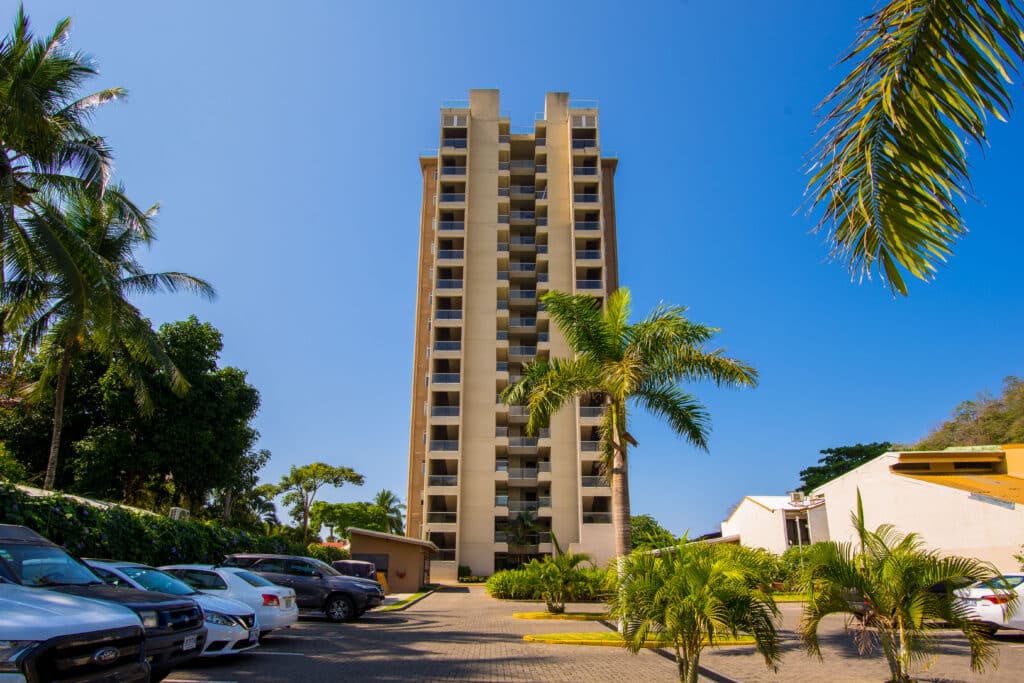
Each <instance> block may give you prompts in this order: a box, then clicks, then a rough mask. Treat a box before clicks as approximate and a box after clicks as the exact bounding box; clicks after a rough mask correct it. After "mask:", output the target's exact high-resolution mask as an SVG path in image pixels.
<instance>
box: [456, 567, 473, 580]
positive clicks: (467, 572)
mask: <svg viewBox="0 0 1024 683" xmlns="http://www.w3.org/2000/svg"><path fill="white" fill-rule="evenodd" d="M472 573H473V569H472V568H471V567H470V566H469V565H467V564H460V565H459V578H460V579H461V578H462V577H464V576H469V575H470V574H472Z"/></svg>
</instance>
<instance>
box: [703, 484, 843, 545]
mask: <svg viewBox="0 0 1024 683" xmlns="http://www.w3.org/2000/svg"><path fill="white" fill-rule="evenodd" d="M828 539H829V536H828V520H827V518H826V517H825V501H824V500H823V499H821V498H806V497H804V496H803V495H802V494H801V493H799V492H797V491H794V492H792V493H790V494H789V495H788V496H747V497H746V498H744V499H743V500H742V501H740V504H739V505H737V506H736V509H735V510H733V511H732V514H731V515H729V519H727V520H725V521H724V522H722V533H721V538H719V539H715V540H714V541H713V542H715V543H739V544H740V545H744V546H747V547H748V548H764V549H765V550H768V551H771V552H773V553H776V554H779V555H781V554H782V553H784V552H786V550H788V549H789V548H794V547H799V546H805V545H811V544H812V543H817V542H818V541H827V540H828Z"/></svg>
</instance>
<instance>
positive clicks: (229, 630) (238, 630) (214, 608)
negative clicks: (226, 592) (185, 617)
mask: <svg viewBox="0 0 1024 683" xmlns="http://www.w3.org/2000/svg"><path fill="white" fill-rule="evenodd" d="M85 563H86V564H87V565H89V568H90V569H92V571H93V573H95V574H96V575H97V576H99V577H100V578H101V579H103V581H104V583H108V584H111V585H114V586H125V587H128V588H136V589H138V590H143V591H159V592H161V593H170V594H171V595H183V596H187V597H190V598H192V599H193V600H195V601H196V602H198V603H199V606H200V607H202V608H203V614H204V615H205V617H206V632H207V636H206V645H205V646H203V651H202V653H201V655H200V656H201V657H214V656H217V655H230V654H237V653H239V652H245V651H246V650H251V649H253V648H254V647H257V646H258V645H259V644H260V643H259V635H260V628H261V627H260V624H259V622H258V621H257V619H256V614H255V611H254V610H253V609H252V608H251V607H249V606H248V605H246V604H244V603H241V602H238V601H237V600H229V599H227V598H224V597H216V596H213V595H207V594H205V593H200V592H198V591H196V590H195V589H194V588H192V587H191V586H189V585H188V584H186V583H185V582H184V581H181V580H179V579H177V578H175V577H174V576H171V575H170V574H168V573H167V572H162V571H160V570H159V569H153V568H152V567H147V566H146V565H144V564H137V563H135V562H112V561H109V560H85Z"/></svg>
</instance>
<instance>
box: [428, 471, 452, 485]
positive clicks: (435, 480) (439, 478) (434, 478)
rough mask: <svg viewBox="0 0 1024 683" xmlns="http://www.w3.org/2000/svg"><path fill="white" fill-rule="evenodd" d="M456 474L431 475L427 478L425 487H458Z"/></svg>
mask: <svg viewBox="0 0 1024 683" xmlns="http://www.w3.org/2000/svg"><path fill="white" fill-rule="evenodd" d="M458 485H459V476H458V475H457V474H431V475H430V476H428V477H427V486H458Z"/></svg>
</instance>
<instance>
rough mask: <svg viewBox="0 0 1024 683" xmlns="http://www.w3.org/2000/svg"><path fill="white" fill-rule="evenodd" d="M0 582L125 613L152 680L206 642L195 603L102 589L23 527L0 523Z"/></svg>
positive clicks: (77, 563)
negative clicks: (139, 634) (132, 620)
mask: <svg viewBox="0 0 1024 683" xmlns="http://www.w3.org/2000/svg"><path fill="white" fill-rule="evenodd" d="M0 579H3V580H5V581H9V582H12V583H17V584H19V585H22V586H27V587H30V588H35V589H39V590H52V591H57V592H60V593H67V594H70V595H77V596H79V597H82V598H93V599H96V600H103V601H106V602H112V603H116V604H119V605H124V606H125V607H127V608H129V609H131V610H132V611H134V612H135V613H136V614H137V615H138V616H139V619H141V621H142V626H143V628H145V631H146V646H145V647H146V659H147V660H148V661H149V664H150V667H151V669H152V674H151V678H152V680H154V681H159V680H161V679H163V678H164V677H165V676H166V675H167V674H168V673H170V671H171V670H172V669H174V668H175V667H177V666H180V665H182V664H184V663H186V662H188V661H189V660H191V659H193V658H194V657H196V656H197V655H198V654H199V653H200V652H202V650H203V645H204V644H205V643H206V627H205V626H204V625H203V610H202V608H201V607H199V605H198V604H196V602H195V600H191V599H189V598H184V597H179V596H176V595H168V594H166V593H152V592H148V591H139V590H134V589H129V588H115V587H114V586H108V585H106V584H105V583H103V581H101V580H100V579H99V577H98V576H96V575H95V574H93V573H92V571H90V570H89V568H88V567H86V566H85V565H84V564H82V563H81V562H80V561H78V560H76V559H75V558H73V557H72V556H71V555H69V554H68V553H67V552H65V551H64V549H63V548H61V547H60V546H59V545H57V544H56V543H53V542H51V541H49V540H47V539H45V538H43V537H42V536H40V535H39V534H37V533H36V532H35V531H33V530H32V529H29V528H28V527H23V526H15V525H11V524H0Z"/></svg>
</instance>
